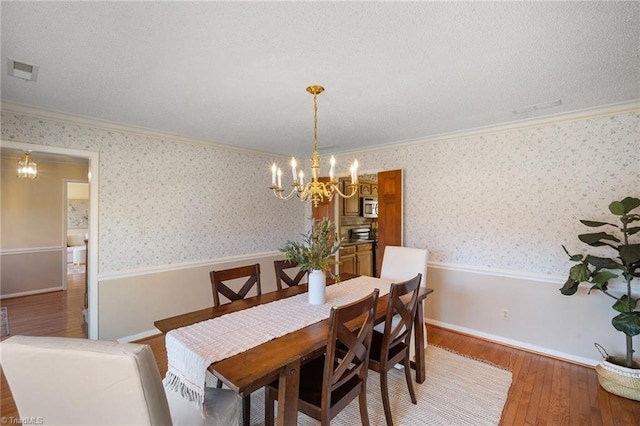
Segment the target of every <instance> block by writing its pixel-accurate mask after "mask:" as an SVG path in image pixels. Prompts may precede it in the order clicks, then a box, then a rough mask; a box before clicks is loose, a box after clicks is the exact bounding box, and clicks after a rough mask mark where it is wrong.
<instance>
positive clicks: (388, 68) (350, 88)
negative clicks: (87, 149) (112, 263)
mask: <svg viewBox="0 0 640 426" xmlns="http://www.w3.org/2000/svg"><path fill="white" fill-rule="evenodd" d="M1 14H2V29H1V31H2V52H1V53H2V58H1V59H2V100H4V101H13V102H18V103H23V104H27V105H34V106H39V107H43V108H47V109H52V110H57V111H62V112H69V113H74V114H79V115H83V116H88V117H94V118H100V119H103V120H109V121H113V122H117V123H123V124H130V125H135V126H141V127H145V128H149V129H155V130H161V131H166V132H171V133H174V134H179V135H182V136H189V137H196V138H201V139H204V140H207V141H211V142H214V143H222V144H228V145H234V146H240V147H246V148H250V149H257V150H260V151H266V152H273V153H282V154H291V153H293V154H295V155H297V156H302V155H305V156H306V155H309V154H310V151H311V148H312V141H313V139H312V129H313V102H312V97H311V95H309V94H308V93H307V92H306V91H305V88H306V86H308V85H311V84H320V85H323V86H324V87H325V88H326V91H325V92H324V93H323V94H322V95H320V96H319V97H318V104H319V107H318V108H319V119H318V126H319V145H320V147H321V148H322V147H328V146H331V147H332V148H328V149H326V151H328V152H347V151H352V150H357V149H362V148H364V147H372V146H377V145H384V144H390V143H397V142H402V141H407V140H414V139H420V138H426V137H429V136H434V135H439V134H445V133H450V132H456V131H462V130H468V129H473V128H478V127H482V126H488V125H495V124H500V123H509V122H513V121H518V120H523V119H528V118H534V117H538V116H542V115H550V114H558V113H563V112H569V111H577V110H582V109H586V108H592V107H597V106H602V105H608V104H614V103H620V102H624V101H628V100H632V99H638V98H640V71H639V70H640V55H639V50H640V47H639V46H640V3H639V2H500V3H490V2H475V3H463V2H442V3H441V2H407V3H404V2H402V3H398V2H384V3H374V2H353V3H351V2H348V3H347V2H322V3H309V2H243V3H236V2H224V3H222V2H69V3H65V2H37V3H32V2H6V1H3V2H2V5H1ZM7 58H12V59H16V60H19V61H24V62H27V63H31V64H36V65H39V66H40V72H39V75H38V81H37V82H25V81H22V80H19V79H16V78H13V77H8V76H7V68H8V67H7V65H6V61H7ZM557 99H561V100H562V104H561V105H560V106H556V107H553V108H549V109H544V110H539V111H533V112H529V113H524V114H514V112H513V109H514V108H517V107H523V106H527V105H533V104H538V103H543V102H549V101H555V100H557Z"/></svg>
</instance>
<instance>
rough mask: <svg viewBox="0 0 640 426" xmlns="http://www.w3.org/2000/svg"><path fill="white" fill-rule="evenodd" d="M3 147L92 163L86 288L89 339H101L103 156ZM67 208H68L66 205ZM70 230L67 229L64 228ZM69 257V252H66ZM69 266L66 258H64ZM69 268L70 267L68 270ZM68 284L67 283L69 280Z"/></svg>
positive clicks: (8, 143)
mask: <svg viewBox="0 0 640 426" xmlns="http://www.w3.org/2000/svg"><path fill="white" fill-rule="evenodd" d="M1 146H2V148H3V149H4V148H8V149H16V150H22V151H27V150H30V151H32V155H33V157H34V158H36V157H37V156H38V155H39V154H43V155H45V156H46V155H53V156H62V157H71V158H79V159H86V160H88V170H89V173H88V176H87V182H88V189H89V198H88V215H87V216H88V218H87V219H88V227H87V229H88V234H89V236H90V238H89V239H88V243H87V259H86V261H87V268H86V287H87V306H88V308H87V315H86V321H87V327H88V337H89V339H97V338H98V291H97V289H98V287H97V286H98V284H97V276H98V189H99V188H98V181H99V179H98V178H99V176H98V174H99V154H98V153H97V152H92V151H83V150H77V149H69V148H59V147H54V146H46V145H34V144H28V143H22V142H12V141H2V142H1ZM65 208H66V206H65ZM65 216H66V215H65ZM64 228H66V227H64ZM61 238H62V239H64V240H65V241H64V244H63V245H62V247H61V248H64V249H65V250H66V245H67V244H66V236H63V235H61ZM65 254H66V253H65ZM63 257H64V260H65V264H66V256H63ZM65 269H66V268H65ZM65 275H66V274H65ZM65 282H66V281H65Z"/></svg>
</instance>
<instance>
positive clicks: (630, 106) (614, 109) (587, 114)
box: [336, 99, 640, 156]
mask: <svg viewBox="0 0 640 426" xmlns="http://www.w3.org/2000/svg"><path fill="white" fill-rule="evenodd" d="M632 112H640V99H634V100H631V101H627V102H620V103H616V104H609V105H602V106H599V107H594V108H587V109H582V110H577V111H571V112H566V113H562V114H552V115H545V116H542V117H536V118H529V119H524V120H518V121H510V122H508V123H502V124H496V125H491V126H483V127H476V128H474V129H467V130H462V131H458V132H450V133H442V134H440V135H434V136H429V137H422V138H415V139H407V140H404V141H397V142H390V143H387V144H383V145H376V146H374V147H371V148H361V149H354V150H349V151H343V152H340V154H336V155H340V156H342V155H346V154H352V153H364V152H366V153H369V152H376V151H383V150H386V149H389V148H400V147H407V146H414V145H423V144H430V143H437V142H443V141H449V140H458V139H464V138H470V137H478V136H486V135H492V134H497V133H504V132H510V131H513V130H526V129H533V128H536V127H540V126H548V125H551V124H561V123H569V122H572V121H579V120H586V119H589V118H597V117H605V116H610V115H619V114H627V113H632Z"/></svg>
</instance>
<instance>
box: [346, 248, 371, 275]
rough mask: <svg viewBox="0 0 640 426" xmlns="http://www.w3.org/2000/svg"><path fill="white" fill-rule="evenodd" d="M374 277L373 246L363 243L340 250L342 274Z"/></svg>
mask: <svg viewBox="0 0 640 426" xmlns="http://www.w3.org/2000/svg"><path fill="white" fill-rule="evenodd" d="M345 272H346V273H350V274H356V275H367V276H373V244H372V243H362V244H354V245H351V246H347V247H343V248H341V249H340V273H345Z"/></svg>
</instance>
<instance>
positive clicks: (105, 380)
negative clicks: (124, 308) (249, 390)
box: [0, 336, 241, 426]
mask: <svg viewBox="0 0 640 426" xmlns="http://www.w3.org/2000/svg"><path fill="white" fill-rule="evenodd" d="M0 363H1V364H2V369H3V371H4V374H5V375H6V377H7V381H8V382H9V388H10V389H11V393H12V394H13V398H14V400H15V402H16V406H17V407H18V412H19V415H20V417H21V418H32V419H42V422H43V424H46V425H88V424H91V425H171V424H174V425H224V426H227V425H238V424H239V422H240V419H241V405H240V402H241V401H240V398H239V396H238V395H237V394H236V393H235V392H233V391H230V390H228V389H214V388H207V390H206V396H205V405H206V413H207V416H206V417H203V414H202V413H203V410H201V409H200V407H198V406H197V405H196V403H194V402H190V401H187V400H186V399H184V398H183V397H182V396H180V395H179V394H178V393H177V392H174V391H172V390H169V389H165V387H164V386H163V384H162V380H161V378H160V372H159V371H158V366H157V365H156V362H155V359H154V357H153V353H152V351H151V348H150V347H149V346H148V345H138V344H132V343H117V342H111V341H101V340H87V339H73V338H65V337H30V336H14V337H11V338H9V339H7V340H5V341H4V342H2V343H1V344H0Z"/></svg>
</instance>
